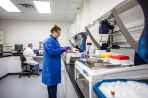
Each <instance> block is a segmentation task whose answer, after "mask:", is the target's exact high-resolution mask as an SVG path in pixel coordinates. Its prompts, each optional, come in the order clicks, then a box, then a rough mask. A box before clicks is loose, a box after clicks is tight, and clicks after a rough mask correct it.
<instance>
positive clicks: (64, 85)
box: [62, 65, 67, 95]
mask: <svg viewBox="0 0 148 98" xmlns="http://www.w3.org/2000/svg"><path fill="white" fill-rule="evenodd" d="M62 83H63V88H64V94H65V95H66V93H67V91H66V90H67V88H66V87H67V79H66V69H65V65H62Z"/></svg>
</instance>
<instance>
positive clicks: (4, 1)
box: [0, 0, 21, 12]
mask: <svg viewBox="0 0 148 98" xmlns="http://www.w3.org/2000/svg"><path fill="white" fill-rule="evenodd" d="M0 7H2V8H3V9H5V10H6V11H8V12H21V11H20V10H19V9H18V8H17V7H16V6H15V5H14V4H13V3H12V2H11V1H10V0H0Z"/></svg>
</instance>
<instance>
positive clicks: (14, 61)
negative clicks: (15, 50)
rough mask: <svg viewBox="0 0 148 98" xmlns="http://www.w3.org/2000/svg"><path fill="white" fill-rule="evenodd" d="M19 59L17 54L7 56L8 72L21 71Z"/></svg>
mask: <svg viewBox="0 0 148 98" xmlns="http://www.w3.org/2000/svg"><path fill="white" fill-rule="evenodd" d="M21 70H22V69H21V61H20V57H19V56H12V57H10V58H9V73H18V72H21Z"/></svg>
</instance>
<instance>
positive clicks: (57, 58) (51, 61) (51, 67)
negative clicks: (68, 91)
mask: <svg viewBox="0 0 148 98" xmlns="http://www.w3.org/2000/svg"><path fill="white" fill-rule="evenodd" d="M63 52H64V51H63V50H62V48H61V47H60V44H59V42H58V40H57V39H56V38H54V37H53V36H52V35H50V37H49V38H47V39H46V40H45V42H44V53H43V68H42V82H43V83H44V84H45V85H48V86H52V85H56V84H58V83H61V54H62V53H63Z"/></svg>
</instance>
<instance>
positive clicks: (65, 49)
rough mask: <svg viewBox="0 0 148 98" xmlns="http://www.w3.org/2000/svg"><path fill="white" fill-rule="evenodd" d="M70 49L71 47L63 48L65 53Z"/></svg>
mask: <svg viewBox="0 0 148 98" xmlns="http://www.w3.org/2000/svg"><path fill="white" fill-rule="evenodd" d="M68 49H70V47H63V48H62V50H63V51H64V52H65V51H67V50H68Z"/></svg>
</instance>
